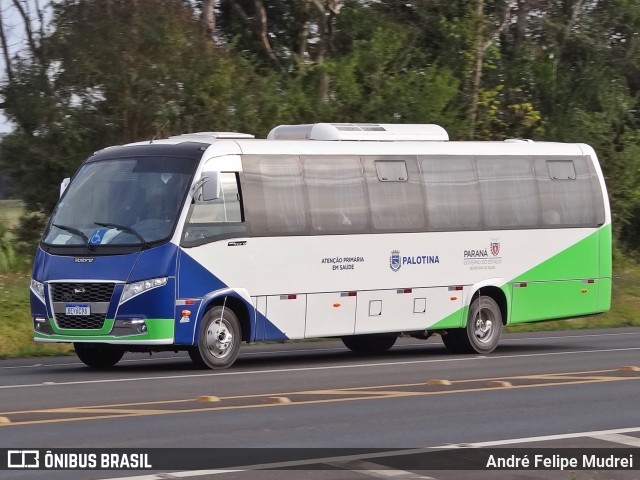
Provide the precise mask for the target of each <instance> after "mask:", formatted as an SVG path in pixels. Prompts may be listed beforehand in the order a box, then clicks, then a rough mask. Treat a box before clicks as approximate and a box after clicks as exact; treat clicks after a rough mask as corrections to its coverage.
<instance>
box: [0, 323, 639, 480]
mask: <svg viewBox="0 0 640 480" xmlns="http://www.w3.org/2000/svg"><path fill="white" fill-rule="evenodd" d="M630 367H640V329H639V328H631V329H612V330H594V331H567V332H544V333H530V334H510V335H505V336H504V337H503V340H502V342H501V344H500V346H499V348H498V349H497V350H496V351H495V352H494V353H493V354H491V355H488V356H477V355H475V356H464V355H450V354H448V353H447V352H446V351H445V349H444V347H443V346H442V344H441V342H440V340H439V338H437V337H434V338H432V339H430V340H428V341H426V342H424V341H418V340H414V339H411V338H406V339H401V340H400V341H399V342H398V344H397V346H396V347H394V348H393V349H392V350H391V351H390V352H388V354H385V355H381V356H363V355H356V354H354V353H352V352H350V351H348V350H347V349H346V348H345V347H343V346H342V343H341V342H339V341H322V342H306V343H291V344H269V345H256V346H248V347H244V348H243V350H242V353H241V355H240V358H239V359H238V361H237V363H236V364H235V365H234V366H233V367H232V368H231V369H229V370H224V371H217V372H216V371H203V370H196V369H194V368H193V367H192V365H191V363H190V360H189V359H188V357H187V356H185V355H182V354H163V355H154V356H151V357H149V356H148V355H147V356H144V355H142V354H138V355H128V356H126V357H125V358H124V360H123V361H122V362H120V363H119V364H118V366H117V367H116V368H114V369H113V370H110V371H102V372H100V371H94V370H90V369H88V368H86V367H84V365H83V364H81V363H80V362H79V361H78V360H77V359H76V358H75V357H58V358H48V359H42V358H39V359H27V360H4V361H0V448H11V449H19V448H78V447H82V448H96V449H108V448H133V449H143V448H154V447H170V448H171V449H175V448H198V447H206V448H232V449H234V450H228V451H227V452H249V453H247V454H246V455H245V456H244V457H242V456H241V457H239V463H238V464H237V465H253V464H255V463H265V462H263V461H259V460H260V455H262V457H264V454H263V453H261V452H264V448H265V447H269V448H283V449H293V448H300V447H304V448H317V449H327V450H326V452H327V453H326V455H324V456H326V457H335V456H338V457H340V456H341V454H342V453H344V454H347V453H350V452H351V450H348V449H353V448H377V449H383V450H385V451H387V450H395V449H399V448H406V449H416V448H420V449H428V450H429V451H431V450H432V449H436V450H439V449H442V448H446V449H459V448H460V447H464V448H467V447H469V446H471V447H486V448H492V447H499V448H516V447H526V448H529V447H532V448H533V447H535V448H553V449H557V448H567V447H575V448H582V449H583V448H602V447H605V448H609V447H611V448H634V449H635V451H636V452H640V450H639V449H640V408H638V407H639V405H640V399H639V397H640V395H639V394H640V371H639V370H640V369H638V368H635V369H634V368H630ZM247 448H252V450H243V449H247ZM284 451H286V450H284ZM320 451H321V450H320ZM167 452H170V450H167ZM256 452H257V453H256ZM412 452H413V451H410V452H405V453H412ZM351 453H352V452H351ZM253 454H256V455H257V456H255V457H254V456H252V455H253ZM231 457H233V455H231ZM273 458H274V459H277V458H278V457H277V455H276V456H274V457H273ZM403 458H405V459H409V458H413V457H411V456H408V455H405V456H404V457H403ZM285 460H286V459H285ZM274 461H275V460H274ZM381 462H382V463H383V464H384V461H382V460H381V459H380V458H378V457H376V456H375V455H374V456H371V455H360V456H358V455H355V456H353V455H352V456H350V457H345V458H337V459H335V458H333V459H327V460H325V461H323V462H321V464H322V468H321V469H320V468H319V467H318V466H317V465H316V466H314V467H310V466H309V462H306V463H305V462H304V461H303V462H302V463H297V464H295V465H294V467H295V468H297V469H301V468H303V469H308V471H306V473H305V475H304V478H309V479H312V480H313V479H314V478H322V479H323V480H324V479H327V480H332V479H352V478H353V479H366V478H371V476H373V477H378V478H390V477H392V476H393V477H396V478H397V477H406V478H438V479H448V478H550V479H553V478H572V479H582V478H585V479H586V478H608V479H627V478H628V479H632V478H640V469H636V470H634V471H609V472H599V471H595V470H594V471H589V472H584V471H577V472H572V473H571V475H569V472H567V471H546V472H543V473H540V472H538V473H537V474H536V473H535V472H530V471H526V472H525V471H520V472H519V473H518V475H519V476H514V477H511V476H502V477H499V476H498V475H496V474H497V473H499V472H489V476H486V477H484V476H482V475H480V473H479V472H459V471H456V472H453V471H440V472H438V475H436V476H434V475H433V474H431V473H429V472H427V473H425V471H424V468H422V469H420V471H418V469H417V465H419V462H418V464H415V463H412V462H411V461H406V462H404V465H406V468H401V467H402V465H403V461H402V459H401V460H399V461H396V462H395V463H394V462H393V461H389V462H387V464H391V467H389V465H387V464H385V465H386V466H387V468H392V469H391V470H385V469H384V467H381V470H380V471H378V470H376V468H377V467H376V466H380V465H381ZM636 462H637V463H640V453H638V455H637V459H636ZM281 466H286V465H285V464H282V465H281ZM312 468H313V469H312ZM178 470H179V469H178ZM296 472H297V473H296ZM371 472H373V474H372V473H371ZM594 472H595V473H594ZM37 473H39V475H38V474H37ZM43 473H44V472H26V471H8V472H0V477H2V478H8V479H13V478H16V479H17V478H20V479H23V478H42V476H43V475H42V474H43ZM214 473H215V474H214ZM258 473H259V475H258ZM299 473H300V472H299V471H297V470H294V471H293V472H288V475H289V476H287V475H285V473H283V472H282V471H280V470H278V471H275V472H274V471H261V472H255V471H253V472H229V473H224V474H221V473H218V472H206V471H205V472H200V474H199V475H198V476H197V477H195V478H216V479H217V480H231V479H234V480H235V479H238V480H243V479H245V478H260V479H263V480H270V479H272V478H273V479H276V478H277V479H280V478H291V479H294V478H300V475H299ZM511 473H513V472H511ZM500 474H501V475H507V474H506V473H505V472H501V473H500ZM596 474H597V475H596ZM145 475H146V477H144V476H145ZM193 475H195V474H194V473H193V472H182V473H181V472H180V471H179V472H177V473H176V472H174V473H173V474H172V475H171V476H167V475H160V476H154V475H153V474H152V473H150V472H144V471H137V472H136V471H128V472H114V471H102V472H97V471H94V472H86V471H84V472H79V471H75V472H46V476H47V478H52V479H53V478H92V479H93V478H96V479H97V478H116V477H123V476H132V477H140V478H147V479H149V480H156V479H160V478H186V477H187V476H189V477H192V476H193ZM220 475H222V476H220ZM509 475H510V474H509ZM594 475H595V476H594Z"/></svg>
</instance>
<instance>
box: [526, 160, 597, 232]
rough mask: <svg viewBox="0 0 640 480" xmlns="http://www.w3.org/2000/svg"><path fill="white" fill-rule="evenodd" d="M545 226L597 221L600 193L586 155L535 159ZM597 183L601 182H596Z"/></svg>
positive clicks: (587, 223) (586, 224) (588, 225)
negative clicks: (596, 191)
mask: <svg viewBox="0 0 640 480" xmlns="http://www.w3.org/2000/svg"><path fill="white" fill-rule="evenodd" d="M535 170H536V180H537V182H538V189H539V191H540V206H541V208H542V223H543V226H545V227H579V226H585V227H591V226H594V224H595V223H596V217H597V215H596V208H595V202H597V196H596V195H595V192H594V188H593V186H594V183H596V182H594V179H593V178H592V174H591V172H590V171H589V162H588V160H587V158H586V157H583V158H575V159H572V160H555V159H545V158H540V159H537V160H536V163H535ZM596 184H597V183H596Z"/></svg>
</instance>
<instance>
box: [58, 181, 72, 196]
mask: <svg viewBox="0 0 640 480" xmlns="http://www.w3.org/2000/svg"><path fill="white" fill-rule="evenodd" d="M70 181H71V179H70V178H69V177H67V178H65V179H64V180H62V183H61V184H60V196H61V197H62V194H63V193H64V191H65V190H66V189H67V187H68V186H69V182H70Z"/></svg>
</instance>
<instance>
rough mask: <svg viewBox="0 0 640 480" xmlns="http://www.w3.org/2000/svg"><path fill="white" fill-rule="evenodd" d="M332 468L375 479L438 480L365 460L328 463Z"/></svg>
mask: <svg viewBox="0 0 640 480" xmlns="http://www.w3.org/2000/svg"><path fill="white" fill-rule="evenodd" d="M327 465H330V466H332V467H337V468H340V469H341V470H348V471H350V472H354V473H359V474H361V475H367V476H369V477H375V478H386V479H390V478H394V479H401V480H409V479H416V480H436V479H435V478H433V477H426V476H424V475H418V474H417V473H415V472H407V471H406V470H393V469H390V468H385V467H384V466H383V465H378V464H377V463H373V462H365V461H363V460H352V461H350V462H330V463H327Z"/></svg>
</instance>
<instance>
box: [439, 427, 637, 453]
mask: <svg viewBox="0 0 640 480" xmlns="http://www.w3.org/2000/svg"><path fill="white" fill-rule="evenodd" d="M635 432H640V427H629V428H617V429H614V430H595V431H591V432H576V433H561V434H558V435H543V436H539V437H522V438H509V439H506V440H493V441H490V442H477V443H464V444H459V445H455V444H450V445H442V446H440V447H434V448H484V447H499V446H503V445H514V444H517V443H535V442H549V441H552V440H567V439H569V438H582V437H591V438H598V436H609V435H621V434H624V433H635ZM631 438H633V437H631ZM636 440H638V439H636ZM636 446H637V445H636Z"/></svg>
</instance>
